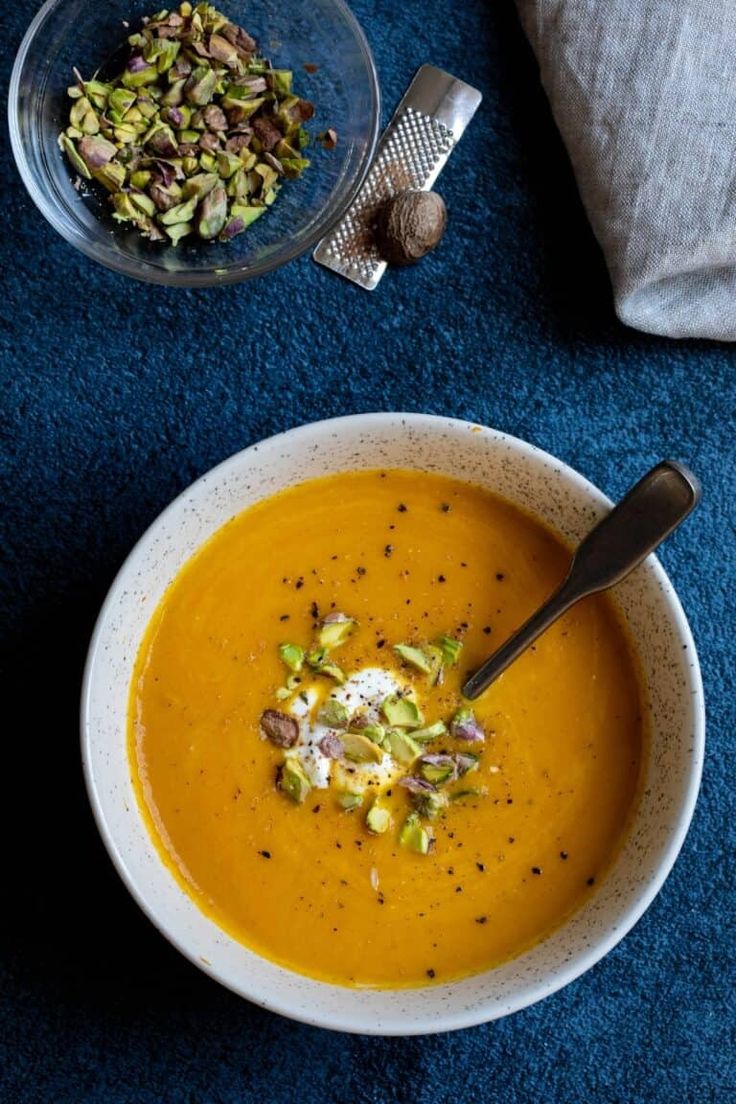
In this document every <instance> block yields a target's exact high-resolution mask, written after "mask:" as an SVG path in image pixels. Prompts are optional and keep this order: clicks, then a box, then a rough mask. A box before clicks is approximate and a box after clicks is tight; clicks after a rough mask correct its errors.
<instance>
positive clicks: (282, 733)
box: [260, 709, 299, 748]
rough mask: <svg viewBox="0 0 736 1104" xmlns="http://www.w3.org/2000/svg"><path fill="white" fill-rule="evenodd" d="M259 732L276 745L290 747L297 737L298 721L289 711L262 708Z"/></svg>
mask: <svg viewBox="0 0 736 1104" xmlns="http://www.w3.org/2000/svg"><path fill="white" fill-rule="evenodd" d="M260 724H261V734H262V735H263V736H264V737H265V738H266V739H267V740H270V741H271V743H272V744H275V745H276V746H277V747H283V748H290V747H293V746H294V744H295V743H296V742H297V740H298V739H299V722H298V721H297V719H296V717H292V716H291V714H289V713H280V712H279V710H278V709H264V711H263V713H262V714H261V722H260Z"/></svg>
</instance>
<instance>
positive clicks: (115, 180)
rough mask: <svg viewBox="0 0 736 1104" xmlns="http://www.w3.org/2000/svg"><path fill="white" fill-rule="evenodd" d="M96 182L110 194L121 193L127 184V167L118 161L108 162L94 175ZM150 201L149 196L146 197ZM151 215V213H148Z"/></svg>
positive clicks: (96, 170) (95, 171)
mask: <svg viewBox="0 0 736 1104" xmlns="http://www.w3.org/2000/svg"><path fill="white" fill-rule="evenodd" d="M92 175H93V177H94V178H95V180H99V182H100V184H102V185H104V187H105V188H107V190H108V192H119V191H120V189H121V188H122V186H123V184H124V183H125V166H124V165H121V164H120V163H119V162H118V161H108V162H107V164H106V165H102V166H101V167H100V168H99V169H95V170H94V172H93V173H92ZM145 198H146V199H148V196H146V197H145ZM147 213H148V214H150V213H151V212H147Z"/></svg>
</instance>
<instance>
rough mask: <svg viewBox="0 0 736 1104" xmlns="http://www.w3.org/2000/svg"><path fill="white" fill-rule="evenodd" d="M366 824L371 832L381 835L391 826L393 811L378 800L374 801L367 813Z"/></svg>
mask: <svg viewBox="0 0 736 1104" xmlns="http://www.w3.org/2000/svg"><path fill="white" fill-rule="evenodd" d="M365 826H366V828H367V829H368V831H369V832H373V833H374V835H377V836H381V835H383V833H384V832H387V831H388V830H389V828H390V827H391V813H390V812H389V810H388V809H387V808H386V807H385V805H379V803H378V802H377V801H374V802H373V804H372V805H371V807H370V809H369V810H368V812H367V813H366V818H365Z"/></svg>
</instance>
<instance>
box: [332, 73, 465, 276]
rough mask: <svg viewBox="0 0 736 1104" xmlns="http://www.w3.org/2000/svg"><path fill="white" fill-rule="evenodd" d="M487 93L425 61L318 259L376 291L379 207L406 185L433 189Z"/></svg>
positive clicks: (381, 263)
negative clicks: (376, 226) (358, 188)
mask: <svg viewBox="0 0 736 1104" xmlns="http://www.w3.org/2000/svg"><path fill="white" fill-rule="evenodd" d="M482 98H483V97H482V96H481V94H480V92H478V91H477V89H475V88H471V87H470V85H469V84H465V83H464V82H463V81H461V80H457V79H456V78H455V77H453V76H450V74H449V73H445V72H443V70H442V69H436V68H435V67H434V65H423V66H422V67H421V69H419V71H418V72H417V74H416V76H415V77H414V80H413V81H412V82H411V84H410V85H409V88H408V89H407V91H406V94H405V95H404V98H403V99H402V101H401V103H400V104H399V106H398V107H397V109H396V111H395V112H394V116H393V118H392V120H391V122H390V123H389V124H388V126H387V127H386V129H385V130H384V132H383V135H382V136H381V140H380V142H379V144H378V151H377V153H376V157H375V160H374V162H373V164H372V165H371V167H370V169H369V171H368V175H367V177H366V179H365V183H364V184H363V187H362V188H361V189H360V191H359V192H358V195H357V197H356V199H355V201H354V202H353V205H352V207H351V208H350V210H349V211H348V213H347V214H346V215H345V216H344V217H343V219H342V220H341V221H340V222H339V223H338V224H337V226H336V227H335V228H334V229H333V230H331V231H330V233H329V234H327V236H326V237H324V238H322V241H321V242H320V243H319V245H318V246H317V248H316V249H315V251H314V254H313V256H314V259H315V261H317V262H318V263H319V264H321V265H325V266H326V267H327V268H331V269H332V270H333V272H338V273H339V274H340V275H341V276H346V277H347V279H348V280H352V281H353V283H354V284H358V285H359V286H360V287H362V288H365V289H366V291H373V289H374V288H375V287H377V286H378V284H379V282H380V280H381V277H382V276H383V274H384V272H385V271H386V262H385V261H382V260H381V258H380V256H379V254H378V251H377V250H376V247H375V244H374V239H373V229H372V227H373V223H374V221H375V217H376V212H377V210H378V208H379V207H380V205H381V204H382V203H383V202H385V200H387V199H390V198H391V196H393V195H395V194H396V193H397V192H403V191H405V190H406V189H407V188H411V189H413V190H415V191H429V190H430V188H431V187H432V185H433V184H434V182H435V180H436V179H437V177H438V176H439V175H440V173H441V172H442V170H443V168H444V167H445V162H446V161H447V159H448V157H449V156H450V154H451V153H452V151H453V149H454V148H455V146H456V144H457V143H458V142H459V140H460V137H461V135H462V133H463V131H464V130H465V128H466V126H467V125H468V123H469V122H470V120H471V119H472V118H473V115H475V112H476V111H477V110H478V107H479V105H480V102H481V100H482Z"/></svg>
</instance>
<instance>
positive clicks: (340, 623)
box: [317, 613, 358, 648]
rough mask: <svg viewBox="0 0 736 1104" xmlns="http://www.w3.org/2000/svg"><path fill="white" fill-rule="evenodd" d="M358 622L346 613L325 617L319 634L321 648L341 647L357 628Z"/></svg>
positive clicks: (318, 640)
mask: <svg viewBox="0 0 736 1104" xmlns="http://www.w3.org/2000/svg"><path fill="white" fill-rule="evenodd" d="M357 626H358V622H357V621H356V620H355V618H353V617H347V616H346V615H345V614H344V613H334V614H330V615H329V616H327V617H325V619H324V621H323V622H322V625H321V626H320V629H319V632H318V634H317V642H318V643H319V645H320V647H321V648H339V647H340V645H341V644H344V643H345V641H346V640H347V638H348V637H349V636H350V634H351V633H352V632H353V630H354V629H356V628H357Z"/></svg>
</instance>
